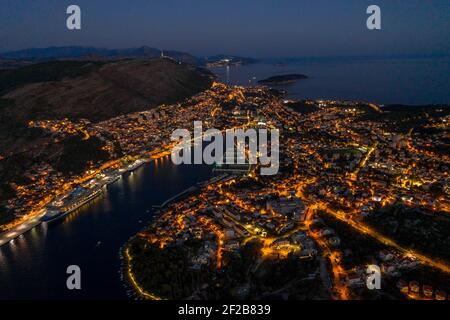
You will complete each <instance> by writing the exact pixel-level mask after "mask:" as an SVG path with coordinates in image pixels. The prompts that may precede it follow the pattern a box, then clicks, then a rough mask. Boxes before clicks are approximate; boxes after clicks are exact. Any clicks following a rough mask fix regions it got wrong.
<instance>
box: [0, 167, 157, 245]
mask: <svg viewBox="0 0 450 320" xmlns="http://www.w3.org/2000/svg"><path fill="white" fill-rule="evenodd" d="M149 161H151V160H150V159H137V160H135V161H134V162H133V163H131V164H128V165H127V166H125V167H122V168H119V169H117V170H110V171H109V172H107V173H100V174H98V175H97V177H95V178H94V179H91V180H90V181H89V182H87V183H85V184H83V185H82V186H81V187H77V188H75V189H74V190H72V191H70V192H69V193H67V194H65V195H62V196H60V197H58V198H57V199H54V201H52V202H51V203H50V205H49V206H47V207H46V208H45V209H42V210H40V211H39V212H38V213H37V214H36V216H35V217H33V218H32V219H29V220H27V221H24V222H23V223H21V224H19V225H18V226H16V227H14V228H12V229H11V230H7V231H4V232H2V233H0V247H1V246H3V245H5V244H8V243H9V242H13V241H14V240H15V239H17V238H18V237H20V236H22V235H23V234H24V233H26V232H28V231H30V230H32V229H33V228H35V227H37V226H39V225H40V224H41V223H49V222H51V221H55V220H60V219H63V218H64V217H66V216H67V215H69V214H70V213H72V212H73V211H75V210H77V209H79V208H80V207H82V206H85V205H88V204H89V202H91V201H92V200H93V199H95V198H96V197H97V196H100V195H101V194H102V193H103V190H102V188H103V187H105V186H107V185H110V184H112V183H115V182H116V181H118V180H119V179H121V178H122V176H123V174H125V173H127V172H133V171H135V170H137V169H138V168H140V167H141V166H143V165H144V164H146V163H148V162H149Z"/></svg>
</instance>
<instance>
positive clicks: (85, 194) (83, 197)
mask: <svg viewBox="0 0 450 320" xmlns="http://www.w3.org/2000/svg"><path fill="white" fill-rule="evenodd" d="M101 193H102V190H101V189H99V188H97V189H86V188H82V187H78V188H76V189H75V190H73V191H72V192H70V193H69V194H68V195H67V196H65V197H64V198H62V199H58V200H56V201H54V202H53V203H52V204H51V205H50V206H48V207H47V211H46V213H45V215H44V216H43V217H42V218H41V221H42V222H51V221H55V220H59V219H61V218H63V217H65V216H66V215H67V214H69V213H70V212H72V211H74V210H76V209H78V208H79V207H81V206H82V205H84V204H86V203H88V202H89V201H91V200H92V199H94V198H96V197H97V196H99V195H100V194H101Z"/></svg>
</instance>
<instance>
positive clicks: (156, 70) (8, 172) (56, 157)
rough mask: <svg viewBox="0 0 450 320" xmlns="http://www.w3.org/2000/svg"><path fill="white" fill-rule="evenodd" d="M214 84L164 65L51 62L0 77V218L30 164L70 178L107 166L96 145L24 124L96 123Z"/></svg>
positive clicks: (195, 71) (198, 72)
mask: <svg viewBox="0 0 450 320" xmlns="http://www.w3.org/2000/svg"><path fill="white" fill-rule="evenodd" d="M213 78H214V77H213V76H212V74H211V73H210V72H209V71H206V70H204V69H199V68H197V67H194V66H192V65H187V64H183V63H179V62H177V61H174V60H172V59H170V58H158V59H152V60H122V61H116V62H105V61H97V62H87V61H53V62H46V63H41V64H33V65H30V66H26V67H23V68H19V69H11V70H0V212H3V211H4V207H3V209H2V206H3V205H6V202H4V201H6V200H7V199H9V198H10V197H12V196H14V194H15V191H14V187H13V186H14V185H16V184H19V185H20V184H26V183H29V182H30V181H29V178H27V177H26V175H25V174H24V173H25V172H26V170H27V169H28V168H30V167H32V166H33V165H34V164H35V163H38V162H44V163H49V164H51V165H52V166H53V167H54V168H56V169H58V170H60V171H61V172H63V173H64V174H70V173H72V172H73V173H77V172H80V171H83V170H85V169H86V168H87V166H88V164H89V163H91V162H95V163H96V162H98V161H100V162H101V161H106V160H108V159H109V155H108V154H107V153H106V152H105V151H103V150H102V147H103V146H104V142H102V141H100V140H99V139H98V138H95V137H91V138H90V139H88V140H86V141H84V140H82V136H80V135H75V136H73V137H69V138H67V139H64V140H63V141H59V142H55V140H54V137H53V136H52V135H51V134H49V133H46V132H45V131H43V130H41V129H38V128H30V127H28V123H29V121H31V120H51V119H64V118H69V119H70V120H77V119H81V118H84V119H88V120H90V121H91V122H98V121H102V120H106V119H109V118H112V117H116V116H119V115H122V114H127V113H130V112H136V111H142V110H148V109H151V108H153V107H156V106H158V105H161V104H169V103H175V102H178V101H182V100H184V99H186V98H188V97H191V96H192V95H195V94H197V93H198V92H201V91H203V90H205V89H207V88H209V87H210V86H211V84H212V81H213ZM62 164H64V166H63V167H62ZM1 218H4V219H6V220H8V219H12V218H13V217H12V216H11V215H8V216H4V215H3V216H2V215H0V220H1Z"/></svg>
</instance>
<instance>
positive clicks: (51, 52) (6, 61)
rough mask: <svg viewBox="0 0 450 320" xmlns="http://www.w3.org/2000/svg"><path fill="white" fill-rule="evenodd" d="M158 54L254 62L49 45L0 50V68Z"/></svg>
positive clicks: (178, 56) (188, 59)
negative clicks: (47, 46) (47, 62)
mask: <svg viewBox="0 0 450 320" xmlns="http://www.w3.org/2000/svg"><path fill="white" fill-rule="evenodd" d="M161 55H164V56H166V57H170V58H173V59H175V60H177V61H181V62H184V63H188V64H193V65H200V66H204V65H206V64H207V63H211V62H215V61H218V60H221V59H224V58H227V59H230V60H232V61H242V64H245V63H253V62H256V60H255V59H252V58H245V57H238V56H230V55H228V56H226V55H217V56H211V57H205V58H199V57H195V56H193V55H191V54H189V53H186V52H181V51H174V50H161V49H157V48H152V47H149V46H142V47H139V48H127V49H107V48H95V47H81V46H68V47H49V48H30V49H24V50H18V51H11V52H5V53H0V68H3V69H5V68H14V67H21V66H24V65H29V64H33V63H37V62H46V61H54V60H81V61H115V60H123V59H147V58H157V57H160V56H161Z"/></svg>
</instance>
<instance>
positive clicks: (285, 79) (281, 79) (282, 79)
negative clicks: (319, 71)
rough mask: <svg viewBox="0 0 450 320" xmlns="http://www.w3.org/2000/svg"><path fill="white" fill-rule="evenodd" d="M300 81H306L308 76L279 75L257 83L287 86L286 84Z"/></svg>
mask: <svg viewBox="0 0 450 320" xmlns="http://www.w3.org/2000/svg"><path fill="white" fill-rule="evenodd" d="M301 79H308V76H306V75H304V74H297V73H292V74H285V75H279V76H273V77H269V78H267V79H263V80H259V81H258V83H261V84H288V83H294V82H296V81H297V80H301Z"/></svg>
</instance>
